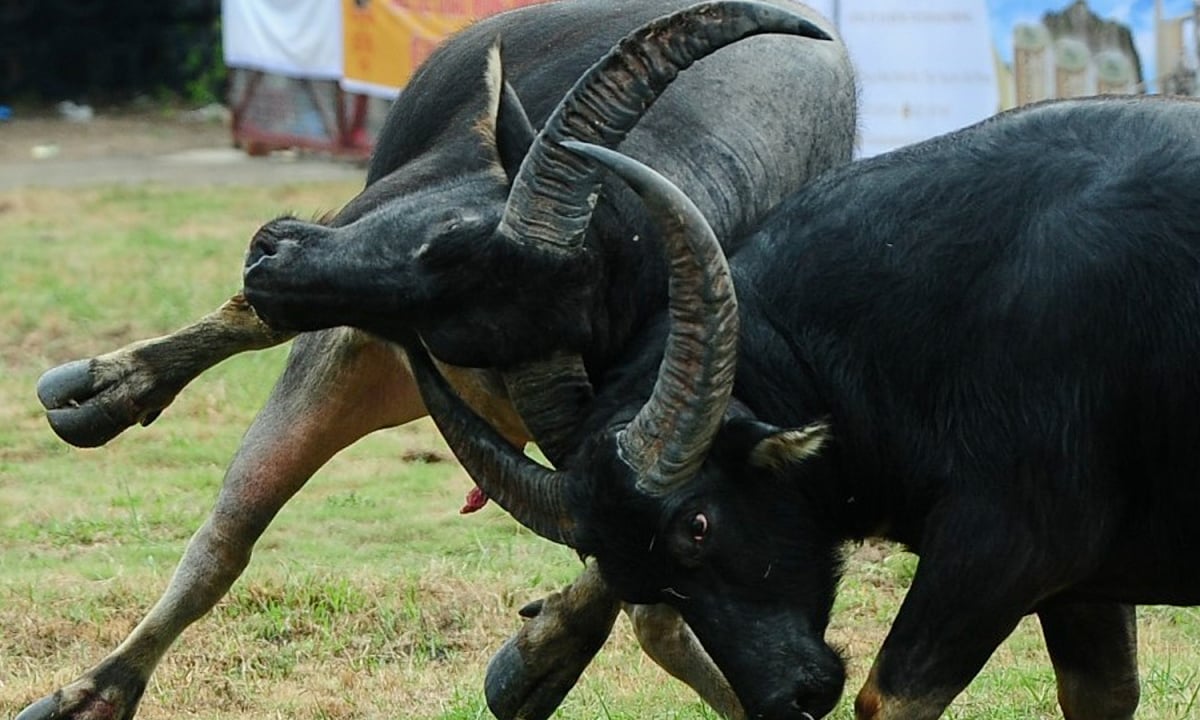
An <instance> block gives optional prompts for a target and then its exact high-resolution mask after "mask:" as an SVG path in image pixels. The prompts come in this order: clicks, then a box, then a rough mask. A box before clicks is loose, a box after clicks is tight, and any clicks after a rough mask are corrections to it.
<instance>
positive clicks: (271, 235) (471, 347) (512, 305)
mask: <svg viewBox="0 0 1200 720" xmlns="http://www.w3.org/2000/svg"><path fill="white" fill-rule="evenodd" d="M761 33H789V34H795V35H801V36H805V37H811V38H818V39H829V36H828V35H827V34H826V33H824V31H822V30H821V29H819V28H818V27H816V26H815V25H813V24H812V23H811V22H810V21H808V20H806V19H804V18H802V17H800V16H798V15H794V14H791V13H789V12H788V11H786V10H784V9H781V8H780V7H776V6H772V5H766V4H759V3H754V2H714V3H707V4H701V5H697V6H695V7H692V8H689V9H687V10H684V11H681V12H678V13H675V14H673V15H670V16H667V17H665V18H662V19H661V20H659V21H655V22H653V23H650V24H648V25H646V26H644V27H642V28H641V29H639V30H637V31H635V32H634V33H633V34H631V35H630V36H628V37H626V38H625V39H624V40H623V41H622V42H621V43H619V44H618V45H617V46H616V47H614V48H613V49H612V50H611V51H610V52H609V53H608V54H607V55H606V56H605V57H604V58H602V59H601V60H599V61H598V62H597V63H596V64H595V65H594V66H593V67H592V68H591V69H589V70H588V71H587V72H586V73H585V74H584V75H583V76H582V77H580V78H579V80H578V81H577V82H576V83H575V85H574V87H573V88H572V89H571V91H570V92H569V93H568V94H567V95H566V97H564V98H563V100H562V101H561V103H560V104H559V105H558V107H557V108H556V109H555V111H554V112H553V113H552V114H551V116H550V117H549V119H548V120H547V122H546V124H545V126H544V127H543V128H542V129H541V131H540V132H535V130H534V128H533V127H532V126H531V124H530V121H529V119H528V116H527V115H526V113H525V111H524V109H523V108H522V105H521V101H520V99H519V98H518V97H517V95H516V93H515V92H514V91H513V89H512V87H511V86H510V85H509V84H507V83H506V82H505V80H504V72H503V67H502V63H501V61H500V57H501V53H500V48H499V45H496V46H495V47H494V48H493V52H492V53H491V56H490V60H489V62H488V63H487V71H486V78H485V84H484V87H486V92H485V93H482V94H483V95H486V98H485V100H484V101H482V102H481V103H480V105H481V110H480V117H479V120H478V123H477V124H476V127H475V130H476V132H474V133H471V137H470V138H464V139H463V140H462V147H461V161H460V162H459V163H458V164H457V165H456V166H454V167H445V166H444V165H445V157H444V156H439V158H438V160H437V162H436V163H434V162H430V163H427V164H428V165H430V166H429V167H423V166H421V164H420V159H418V160H417V161H415V162H414V163H410V164H409V165H408V166H407V167H406V170H405V176H406V178H413V177H416V178H418V179H419V181H418V182H408V181H407V180H405V181H404V182H403V187H397V188H394V189H393V190H392V191H391V192H389V189H388V185H389V178H385V179H383V180H381V181H380V182H379V183H376V184H377V185H380V186H381V188H382V189H381V190H378V191H376V195H377V196H382V197H379V200H378V201H377V206H376V207H374V208H372V209H371V210H369V211H368V212H366V213H365V214H362V215H361V217H359V219H358V220H356V221H354V222H352V223H350V224H347V225H345V226H342V227H336V228H331V227H323V226H320V225H316V224H312V223H306V222H301V221H299V220H296V219H292V218H283V219H279V220H276V221H273V222H271V223H268V224H267V225H265V226H264V227H263V228H262V229H260V230H259V232H258V233H257V235H256V237H255V238H254V240H253V241H252V244H251V247H250V251H249V254H248V256H247V258H246V263H245V272H244V287H245V295H246V297H247V298H248V299H249V301H250V302H251V304H252V305H253V306H254V308H255V310H256V311H257V312H259V314H260V315H261V316H262V317H263V318H264V319H265V320H267V322H268V323H269V324H271V325H272V326H274V327H278V328H281V329H290V330H315V329H320V328H324V327H329V326H335V325H349V326H354V327H359V328H362V329H365V330H367V331H370V332H372V333H374V334H376V335H379V336H381V337H384V338H386V339H391V340H397V341H406V340H407V339H409V338H411V335H412V333H413V332H414V331H415V332H417V333H418V334H419V335H420V337H421V340H422V341H423V343H424V344H425V345H426V346H427V347H429V348H430V350H431V351H432V352H433V354H434V355H435V356H436V357H438V358H439V359H440V360H442V361H445V362H448V363H451V364H455V365H465V366H474V367H506V366H511V365H513V364H516V363H520V362H525V361H529V360H533V359H541V358H544V357H546V356H547V355H548V354H550V353H551V352H552V351H563V350H565V351H567V352H572V353H584V352H585V351H586V350H588V349H589V348H591V347H593V341H594V339H595V338H596V337H598V336H603V337H608V336H611V335H613V334H614V330H613V328H612V324H613V323H617V324H619V323H621V322H624V320H622V319H621V318H620V317H616V318H610V317H608V314H607V313H606V311H605V309H604V299H603V298H601V297H599V295H600V294H601V293H603V292H606V291H607V290H608V289H609V288H611V287H614V286H617V285H620V284H621V283H622V282H623V283H625V284H626V285H628V286H630V287H646V286H647V285H648V283H645V282H638V281H637V278H630V277H623V278H621V279H620V281H618V280H617V279H615V278H613V277H611V273H613V272H614V270H613V268H614V266H618V265H619V266H621V267H622V268H624V270H622V272H627V273H633V274H636V273H644V272H649V271H647V270H644V269H642V266H643V265H645V264H646V263H641V262H640V261H639V260H638V259H637V256H638V253H641V252H643V251H642V250H641V249H640V248H641V247H642V246H644V245H646V243H641V244H639V243H636V242H630V241H631V239H633V240H636V236H637V235H639V234H640V228H639V227H638V225H637V222H636V221H633V222H631V221H630V219H629V218H628V217H626V215H627V213H624V212H623V211H622V210H621V209H620V208H621V207H622V205H621V203H618V202H610V200H611V198H610V197H609V195H610V194H611V193H610V192H609V191H607V190H606V191H605V194H604V197H601V188H602V180H603V176H602V173H601V171H600V169H599V168H597V167H596V166H595V165H594V164H593V163H589V162H585V161H584V160H582V159H581V158H580V157H578V156H576V155H574V154H572V153H570V152H567V151H565V150H564V149H563V148H562V147H561V145H560V144H559V143H560V142H562V141H566V140H572V139H576V140H583V141H587V142H590V143H595V144H598V145H602V146H606V147H615V146H616V145H618V144H619V143H620V142H621V141H622V139H623V138H625V136H626V135H627V134H628V133H629V132H630V131H631V130H632V129H633V128H634V126H635V125H636V124H637V122H638V120H639V119H640V118H641V116H642V115H643V114H644V113H645V111H646V110H647V109H648V108H649V107H650V105H651V104H652V103H653V102H654V101H655V100H656V99H657V98H658V97H659V95H660V94H661V93H662V92H663V91H664V90H665V89H666V88H667V86H668V85H669V84H670V83H671V82H672V81H673V80H674V78H675V77H676V76H677V74H678V73H679V72H680V71H682V70H683V69H685V68H687V67H688V66H689V65H691V64H692V63H694V62H695V61H697V60H699V59H700V58H702V57H704V56H705V55H707V54H710V53H712V52H714V51H715V50H717V49H719V48H721V47H723V46H725V45H728V44H730V43H733V42H736V41H738V40H740V39H742V38H745V37H749V36H752V35H757V34H761ZM472 80H473V79H464V82H469V81H472ZM435 165H436V166H435ZM393 182H401V181H399V180H394V181H393ZM612 192H618V193H620V192H624V191H623V190H621V189H618V190H615V191H612ZM384 195H385V196H384ZM631 199H632V198H631ZM629 204H630V203H627V205H629ZM632 205H633V206H634V207H636V203H632ZM597 226H600V227H604V228H607V230H605V231H600V230H597ZM597 234H600V235H605V234H607V235H613V234H617V235H619V237H611V236H605V237H601V238H598V237H597ZM618 257H621V258H625V261H624V262H621V261H620V260H618V259H617V258H618ZM631 257H634V259H632V260H630V258H631ZM631 268H632V269H631ZM659 276H661V272H660V274H659ZM615 334H617V335H619V334H620V331H616V332H615Z"/></svg>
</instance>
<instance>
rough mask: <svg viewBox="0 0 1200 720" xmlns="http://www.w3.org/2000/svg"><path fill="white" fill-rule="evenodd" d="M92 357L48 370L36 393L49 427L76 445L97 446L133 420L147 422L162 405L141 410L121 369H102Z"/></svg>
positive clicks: (40, 380) (150, 420)
mask: <svg viewBox="0 0 1200 720" xmlns="http://www.w3.org/2000/svg"><path fill="white" fill-rule="evenodd" d="M96 363H97V361H95V360H75V361H72V362H69V363H66V364H65V365H59V366H58V367H56V368H52V369H50V370H47V371H46V372H45V373H44V374H43V375H42V377H41V378H39V379H38V382H37V396H38V400H40V401H41V403H42V406H43V407H45V408H46V418H47V419H48V420H49V421H50V427H51V428H52V429H53V430H54V432H55V434H57V435H58V436H59V437H60V438H62V439H63V440H65V441H66V442H68V443H70V444H72V445H74V446H75V447H84V448H90V447H100V446H101V445H104V444H105V443H107V442H108V441H109V440H112V439H113V438H115V437H116V436H117V435H120V434H121V433H122V432H124V431H125V430H126V429H127V428H129V427H131V426H132V425H134V424H136V423H139V422H140V423H141V424H142V425H149V424H150V423H151V422H153V421H154V419H155V418H157V417H158V415H159V413H160V412H162V408H161V407H156V408H153V409H151V410H149V411H143V410H142V409H141V408H140V407H139V403H138V402H137V401H135V400H134V399H133V398H134V396H135V395H136V394H131V393H130V387H125V386H123V385H122V383H123V382H125V383H126V384H127V385H129V386H133V383H132V382H131V381H129V380H128V379H126V378H123V377H122V376H121V374H120V373H116V374H114V373H112V372H108V373H101V372H98V370H97V365H96Z"/></svg>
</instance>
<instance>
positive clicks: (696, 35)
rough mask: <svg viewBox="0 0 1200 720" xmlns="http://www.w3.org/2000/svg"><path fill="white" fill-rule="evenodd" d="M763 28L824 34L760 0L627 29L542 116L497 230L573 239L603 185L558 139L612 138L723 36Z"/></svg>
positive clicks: (569, 243) (611, 141)
mask: <svg viewBox="0 0 1200 720" xmlns="http://www.w3.org/2000/svg"><path fill="white" fill-rule="evenodd" d="M762 33H786V34H791V35H801V36H804V37H809V38H815V39H820V40H829V39H830V36H829V35H828V34H826V33H825V31H823V30H821V29H820V28H819V27H817V26H816V25H814V24H813V23H812V22H811V21H809V20H807V19H805V18H803V17H800V16H799V15H795V14H793V13H790V12H788V11H787V10H784V9H782V8H779V7H776V6H774V5H767V4H764V3H756V2H712V3H705V4H701V5H696V6H694V7H691V8H688V9H686V10H682V11H680V12H677V13H674V14H672V15H668V16H666V17H664V18H660V19H658V20H655V21H653V22H651V23H649V24H647V25H644V26H643V27H641V28H640V29H638V30H636V31H634V32H633V33H632V34H630V35H629V36H627V37H626V38H625V39H624V40H622V41H621V42H620V43H618V44H617V46H616V47H614V48H613V49H612V50H610V51H609V52H608V54H607V55H605V56H604V57H603V58H601V59H600V60H599V61H598V62H597V63H596V64H595V65H593V66H592V67H591V68H590V69H589V70H588V71H587V72H586V73H584V74H583V76H581V77H580V78H579V80H578V81H576V83H575V85H574V87H572V88H571V91H570V92H569V93H567V95H566V96H565V97H564V98H563V100H562V101H561V102H560V103H559V104H558V107H557V108H555V110H554V113H553V114H552V115H551V116H550V118H549V119H548V120H547V121H546V125H545V127H544V128H543V129H542V131H541V132H540V133H539V134H538V136H537V139H536V140H535V141H534V144H533V146H532V147H531V148H530V150H529V153H528V154H527V155H526V156H525V159H524V161H522V163H521V170H520V173H519V174H518V175H517V177H516V178H515V179H514V181H513V186H512V191H511V192H510V194H509V198H508V203H507V205H506V206H505V208H504V216H503V218H502V219H501V221H500V226H499V229H498V231H499V232H500V234H502V235H503V236H505V237H507V238H509V239H511V240H513V241H514V242H520V243H532V244H534V245H537V246H539V247H542V248H548V249H557V250H560V251H562V250H565V251H571V250H574V249H575V248H578V247H579V246H580V244H581V243H582V242H583V236H584V232H585V231H586V230H587V226H588V223H589V222H590V220H591V214H592V208H593V206H594V205H595V202H596V197H597V195H598V194H599V192H600V179H601V175H600V173H599V172H598V170H597V169H596V168H595V166H594V165H593V164H592V163H589V162H585V161H583V160H581V159H580V158H579V157H577V156H575V155H573V154H571V153H569V152H565V151H563V150H562V149H561V147H560V146H559V143H561V142H562V141H564V140H583V141H587V142H590V143H594V144H597V145H601V146H603V147H609V148H614V147H616V146H617V145H618V144H619V143H620V142H621V141H622V140H623V139H624V138H625V136H626V135H627V134H628V133H629V131H630V130H632V129H633V127H634V126H635V125H636V124H637V122H638V120H640V119H641V116H642V114H643V113H645V112H646V110H647V109H648V108H649V107H650V105H651V104H653V103H654V101H655V100H656V99H658V96H659V95H660V94H662V92H663V91H664V90H665V89H666V88H667V86H668V85H670V84H671V82H672V81H673V80H674V79H675V77H676V76H677V75H678V74H679V72H680V71H682V70H684V69H686V68H687V67H688V66H689V65H691V64H692V63H694V62H696V61H697V60H699V59H701V58H703V57H704V56H706V55H709V54H711V53H713V52H715V51H716V50H719V49H720V48H722V47H724V46H726V45H729V44H731V43H734V42H737V41H738V40H741V39H744V38H747V37H750V36H752V35H758V34H762Z"/></svg>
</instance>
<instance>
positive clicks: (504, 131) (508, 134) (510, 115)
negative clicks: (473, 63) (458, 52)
mask: <svg viewBox="0 0 1200 720" xmlns="http://www.w3.org/2000/svg"><path fill="white" fill-rule="evenodd" d="M484 83H485V85H486V87H487V94H488V97H487V110H486V111H485V115H484V116H483V117H482V118H480V120H479V125H478V128H479V131H480V134H481V135H483V138H484V141H485V142H487V143H493V144H494V146H495V152H496V159H497V160H498V161H499V163H500V166H501V167H502V168H503V169H504V174H505V175H506V176H507V177H508V181H509V183H512V180H513V178H515V177H516V176H517V171H518V170H520V169H521V161H523V160H524V159H525V155H526V154H527V153H528V152H529V147H530V146H531V145H532V144H533V140H534V138H535V137H536V136H537V131H536V130H534V129H533V124H532V123H530V122H529V116H528V115H527V114H526V113H525V107H524V106H523V105H522V104H521V98H519V97H517V93H516V91H515V90H513V87H512V85H510V84H509V83H508V81H507V80H506V79H505V78H504V63H503V62H502V61H501V59H500V39H499V38H497V39H496V42H495V43H493V44H492V47H491V49H490V50H489V51H488V62H487V71H486V74H485V77H484Z"/></svg>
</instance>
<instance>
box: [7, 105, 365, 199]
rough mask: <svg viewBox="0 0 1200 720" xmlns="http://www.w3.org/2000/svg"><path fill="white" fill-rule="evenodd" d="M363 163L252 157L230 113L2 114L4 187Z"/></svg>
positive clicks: (235, 177) (332, 170)
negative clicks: (237, 140)
mask: <svg viewBox="0 0 1200 720" xmlns="http://www.w3.org/2000/svg"><path fill="white" fill-rule="evenodd" d="M362 176H363V169H362V167H361V164H356V163H353V162H350V161H346V160H342V159H339V158H334V157H329V156H321V155H316V154H307V153H297V152H291V151H288V152H278V153H273V154H271V155H270V156H267V157H261V158H251V157H249V156H248V155H246V154H245V153H244V152H242V151H241V150H239V149H237V148H235V147H234V146H233V137H232V134H231V132H230V128H229V125H228V122H227V121H226V120H204V119H199V118H196V117H195V116H194V115H193V114H190V113H183V112H172V113H166V112H161V111H149V112H126V111H119V112H112V113H105V112H103V111H101V112H98V113H97V114H96V115H95V116H94V117H93V118H92V119H91V120H88V121H86V122H73V121H70V120H66V119H63V118H61V117H58V116H57V115H56V114H53V113H48V112H43V113H40V114H33V115H29V116H23V115H21V114H19V113H18V114H17V115H16V116H14V118H13V119H11V120H8V121H3V122H0V190H5V189H13V188H18V187H29V186H49V187H56V186H57V187H62V186H78V185H90V184H100V183H123V184H128V183H145V182H152V183H166V184H171V185H205V184H224V185H228V184H252V185H258V184H281V183H295V182H305V181H320V180H344V179H350V178H361V177H362Z"/></svg>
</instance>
